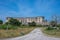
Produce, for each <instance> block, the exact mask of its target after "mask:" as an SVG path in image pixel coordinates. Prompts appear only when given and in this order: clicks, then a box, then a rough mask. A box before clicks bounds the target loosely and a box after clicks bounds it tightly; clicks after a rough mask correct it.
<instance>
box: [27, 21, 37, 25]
mask: <svg viewBox="0 0 60 40" xmlns="http://www.w3.org/2000/svg"><path fill="white" fill-rule="evenodd" d="M28 25H29V26H36V23H35V22H34V21H33V22H31V23H30V22H29V23H28Z"/></svg>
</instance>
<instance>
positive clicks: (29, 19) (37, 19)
mask: <svg viewBox="0 0 60 40" xmlns="http://www.w3.org/2000/svg"><path fill="white" fill-rule="evenodd" d="M10 18H11V17H7V20H6V22H8V20H9V19H10ZM14 19H17V20H19V21H20V22H22V24H28V23H29V22H33V21H34V22H35V23H36V24H42V25H44V24H45V25H46V24H48V23H47V22H45V20H44V17H43V16H38V17H25V18H23V17H20V18H18V17H17V18H14Z"/></svg>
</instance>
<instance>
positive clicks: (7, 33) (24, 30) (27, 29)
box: [0, 27, 34, 38]
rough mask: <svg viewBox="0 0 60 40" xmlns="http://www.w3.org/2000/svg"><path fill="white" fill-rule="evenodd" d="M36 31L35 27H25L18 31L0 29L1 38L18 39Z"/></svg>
mask: <svg viewBox="0 0 60 40" xmlns="http://www.w3.org/2000/svg"><path fill="white" fill-rule="evenodd" d="M33 29H34V27H25V28H20V27H19V28H17V29H9V30H8V31H7V30H4V29H0V38H11V37H17V36H22V35H25V34H28V33H29V32H31V31H32V30H33Z"/></svg>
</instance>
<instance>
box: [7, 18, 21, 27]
mask: <svg viewBox="0 0 60 40" xmlns="http://www.w3.org/2000/svg"><path fill="white" fill-rule="evenodd" d="M8 23H9V24H10V25H14V26H20V25H21V22H19V20H17V19H13V18H11V19H10V20H9V21H8Z"/></svg>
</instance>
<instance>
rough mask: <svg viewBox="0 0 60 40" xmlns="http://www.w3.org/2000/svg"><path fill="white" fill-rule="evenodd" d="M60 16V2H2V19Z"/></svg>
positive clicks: (40, 0) (0, 6) (16, 0)
mask: <svg viewBox="0 0 60 40" xmlns="http://www.w3.org/2000/svg"><path fill="white" fill-rule="evenodd" d="M53 14H57V15H59V16H60V0H0V19H2V20H3V21H5V18H6V17H31V16H44V17H45V18H46V19H47V20H50V19H51V18H50V17H51V15H53Z"/></svg>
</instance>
